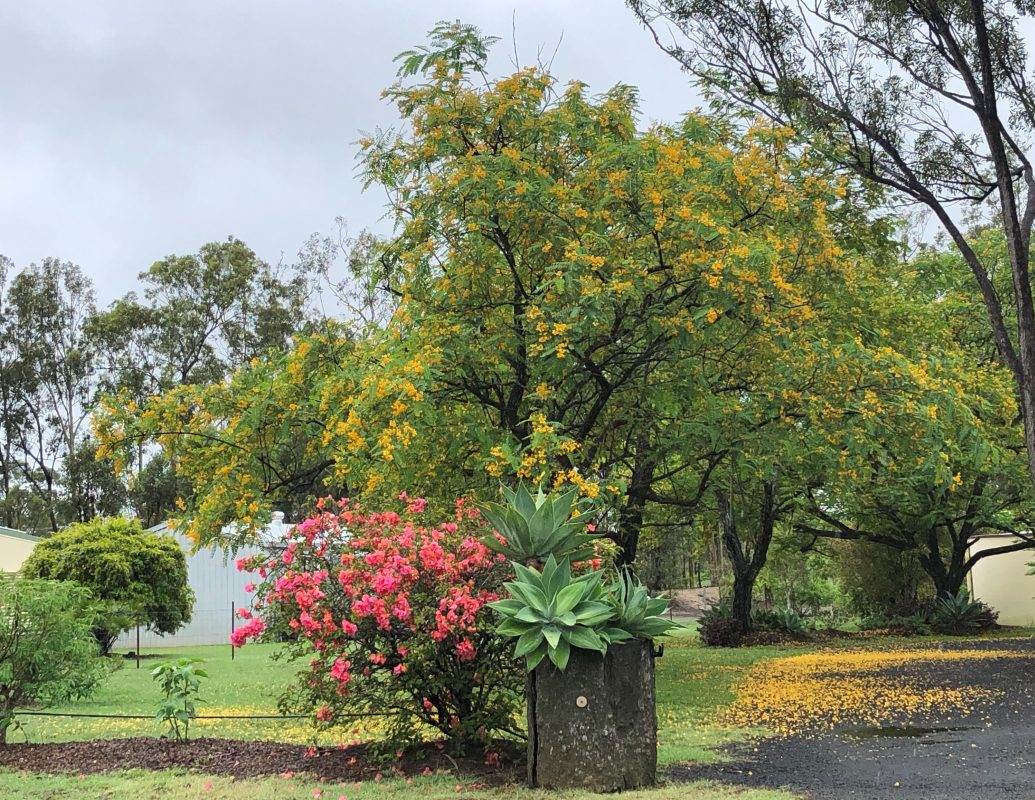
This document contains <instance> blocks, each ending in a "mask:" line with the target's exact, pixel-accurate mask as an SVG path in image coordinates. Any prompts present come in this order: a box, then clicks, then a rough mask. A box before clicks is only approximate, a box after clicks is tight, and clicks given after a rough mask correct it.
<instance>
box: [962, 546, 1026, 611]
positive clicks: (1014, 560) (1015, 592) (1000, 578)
mask: <svg viewBox="0 0 1035 800" xmlns="http://www.w3.org/2000/svg"><path fill="white" fill-rule="evenodd" d="M1016 541H1018V540H1017V538H1016V537H1013V536H1008V535H1002V536H984V537H982V538H981V539H979V540H978V541H977V543H976V544H974V546H973V547H972V548H971V552H972V553H973V552H975V551H981V550H988V549H989V548H992V547H1002V546H1003V545H1006V544H1012V543H1014V542H1016ZM1033 561H1035V550H1018V551H1017V552H1015V553H1003V554H1001V555H997V556H989V557H988V558H983V559H981V560H980V561H978V562H977V564H976V565H975V566H974V569H973V570H971V573H970V579H969V582H970V594H971V596H972V597H973V598H974V599H976V600H981V601H982V602H984V603H988V605H990V606H992V608H994V609H995V610H996V611H998V612H999V623H1000V624H1001V625H1035V575H1029V574H1028V572H1029V570H1030V569H1031V567H1029V566H1028V564H1029V563H1031V562H1033Z"/></svg>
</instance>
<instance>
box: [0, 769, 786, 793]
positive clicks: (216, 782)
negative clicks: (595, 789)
mask: <svg viewBox="0 0 1035 800" xmlns="http://www.w3.org/2000/svg"><path fill="white" fill-rule="evenodd" d="M73 797H74V798H76V800H271V798H275V799H276V800H314V798H319V799H320V800H339V798H342V797H345V798H347V800H416V799H417V798H419V800H457V798H464V800H589V798H600V799H601V800H603V799H604V798H607V797H614V795H594V794H591V793H589V792H547V791H533V790H530V789H525V788H523V787H520V786H507V787H503V788H498V789H480V788H476V787H473V786H471V785H468V784H461V783H457V782H456V779H455V778H452V777H449V776H444V775H439V776H434V777H430V778H417V779H414V780H413V781H412V782H411V783H406V782H404V781H401V780H397V779H396V780H385V781H382V782H380V783H374V782H373V781H367V782H366V783H361V784H357V783H348V784H333V783H315V782H313V781H307V780H304V779H300V778H279V777H278V778H263V779H256V780H231V779H229V778H219V777H210V776H206V775H196V774H189V773H184V772H170V771H166V772H140V771H132V772H120V773H112V774H106V775H92V776H87V777H84V778H75V777H56V776H44V775H20V774H16V773H3V772H0V798H2V800H15V799H16V798H17V800H66V799H67V798H73ZM621 797H622V800H734V799H735V800H794V798H795V795H792V794H788V793H786V792H780V791H768V790H753V789H748V790H743V789H739V788H729V787H725V786H720V785H716V784H712V783H703V782H701V783H690V784H686V783H681V784H670V785H667V786H661V787H658V788H656V789H651V790H647V791H635V792H623V793H622V795H621Z"/></svg>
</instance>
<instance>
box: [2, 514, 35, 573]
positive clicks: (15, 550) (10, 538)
mask: <svg viewBox="0 0 1035 800" xmlns="http://www.w3.org/2000/svg"><path fill="white" fill-rule="evenodd" d="M38 541H39V539H38V538H37V537H35V536H33V535H32V534H29V533H26V532H25V531H19V530H15V529H14V528H5V527H4V526H3V525H0V572H18V571H19V570H20V569H21V568H22V564H24V563H25V559H27V558H28V557H29V554H30V553H32V551H33V548H35V547H36V543H37V542H38Z"/></svg>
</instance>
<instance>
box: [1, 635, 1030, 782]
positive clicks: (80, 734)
mask: <svg viewBox="0 0 1035 800" xmlns="http://www.w3.org/2000/svg"><path fill="white" fill-rule="evenodd" d="M1004 633H1006V635H1009V636H1030V635H1032V634H1033V633H1035V632H1033V631H1032V630H1030V629H1029V630H1013V631H1009V632H1004ZM936 641H938V639H937V637H923V638H915V639H894V640H888V639H884V640H880V642H879V644H877V645H876V646H877V647H879V648H881V649H885V648H888V647H891V646H904V645H909V644H913V645H921V646H930V645H931V644H932V643H934V642H936ZM865 644H866V643H865V642H860V641H859V640H848V641H845V642H825V643H824V644H823V646H824V647H837V646H846V647H860V646H865ZM816 647H817V645H801V646H780V647H750V648H741V649H735V650H731V649H709V648H704V647H702V646H700V645H699V644H698V643H697V641H696V639H695V638H694V637H692V635H691V631H690V630H687V631H685V632H683V633H682V635H679V636H676V637H673V638H671V639H669V641H668V642H667V643H666V645H665V652H664V656H663V657H662V658H661V659H659V660H658V662H657V694H658V739H659V752H658V756H659V762H660V763H661V765H665V764H670V763H673V762H676V761H686V760H696V761H709V760H715V759H716V758H718V757H719V756H718V754H716V752H715V751H714V749H713V748H715V747H716V746H717V745H719V744H722V743H724V742H727V741H731V740H735V739H742V738H745V737H747V736H749V735H750V734H751V733H752V732H751V731H749V730H744V729H733V730H731V729H728V728H723V727H721V726H719V725H718V724H716V722H715V719H716V716H717V712H719V711H720V710H721V709H723V708H724V707H725V706H727V705H728V704H729V703H730V702H731V701H732V700H733V698H734V689H735V686H736V684H737V683H738V682H739V681H740V680H741V679H742V678H743V676H744V675H745V674H746V672H747V671H748V670H749V669H750V668H751V667H752V666H754V665H755V664H757V663H759V662H760V661H765V660H768V659H773V658H779V657H782V656H786V655H791V654H794V653H801V652H807V651H809V650H812V649H815V648H816ZM274 649H275V647H274V646H272V645H248V646H247V647H245V648H243V649H242V650H239V651H238V652H237V658H236V659H235V660H233V661H231V660H230V657H229V656H230V651H229V648H228V647H226V646H215V647H193V648H182V649H178V650H175V651H164V652H161V651H149V652H148V655H152V656H155V655H159V654H160V655H161V656H162V657H167V656H175V657H180V656H193V657H197V658H203V659H205V661H206V669H207V670H208V672H209V673H210V677H209V679H208V680H207V681H205V683H204V691H203V702H202V704H201V710H200V713H201V714H248V713H252V714H270V713H276V697H277V695H278V693H279V692H280V690H281V689H282V688H283V687H284V686H285V685H286V684H287V683H289V682H290V681H291V678H292V675H293V673H294V671H295V667H294V666H293V665H291V664H290V663H288V662H285V661H277V660H273V659H272V658H271V655H272V653H273V651H274ZM158 660H159V658H156V657H150V658H145V659H144V661H143V665H142V668H141V669H139V670H138V669H136V667H135V664H134V663H133V662H132V661H125V662H123V663H122V664H121V665H120V667H119V668H118V669H116V670H115V671H114V672H113V674H112V675H111V677H110V678H109V679H108V681H107V682H106V683H105V685H104V687H103V688H102V689H101V690H100V691H99V692H98V693H97V694H96V695H95V696H94V697H92V698H91V699H90V700H88V701H84V702H82V703H79V704H77V705H76V706H74V708H69V709H64V710H75V711H80V712H87V713H113V714H150V713H151V712H152V711H153V709H154V706H155V705H156V703H157V701H158V694H157V691H156V687H155V686H154V684H153V682H152V680H151V677H150V674H149V668H150V667H151V666H153V665H154V664H156V663H157V662H158ZM58 710H62V709H58ZM22 722H23V724H24V735H27V736H28V738H29V739H30V740H31V741H37V742H45V741H61V740H68V739H87V738H98V737H113V736H139V735H144V736H147V735H159V734H160V733H161V732H162V730H161V728H159V727H158V726H157V725H156V724H155V723H154V722H153V721H151V720H99V719H74V720H73V719H63V718H42V717H25V718H23V719H22ZM364 732H365V731H364V729H363V728H362V727H357V728H356V729H355V730H351V731H348V732H345V733H343V734H342V735H341V736H340V739H344V740H350V739H352V738H355V737H356V736H357V735H362V734H363V733H364ZM366 732H369V730H367V731H366ZM197 733H198V734H199V735H209V736H225V737H235V738H239V739H280V740H286V741H293V742H302V743H307V742H309V741H311V730H310V729H309V727H308V726H307V725H306V724H305V722H304V721H288V722H284V721H276V720H271V721H251V722H245V721H240V720H234V721H199V722H198V723H197ZM12 739H13V740H14V741H17V740H18V739H19V735H18V734H15V735H14V736H13V737H12ZM340 739H339V740H340ZM323 743H331V742H330V741H329V740H327V739H324V740H323ZM458 787H459V788H458ZM648 795H649V797H650V798H651V800H676V798H687V799H688V800H723V799H724V798H734V797H735V798H739V799H740V800H790V798H792V795H789V794H786V793H782V792H769V791H753V790H742V789H732V788H726V787H722V786H715V785H711V784H704V783H699V784H690V785H687V784H681V785H679V786H667V787H664V786H663V787H661V788H659V789H655V790H652V791H650V792H630V793H626V794H623V798H628V799H629V800H643V798H645V797H647V796H648ZM341 796H345V797H346V798H348V800H366V799H367V798H370V800H383V799H387V800H392V799H393V798H398V800H415V798H418V797H419V798H420V800H436V798H450V797H458V796H462V797H471V798H476V799H477V800H494V799H495V798H503V797H506V798H508V800H509V799H513V800H536V798H543V799H544V800H545V798H551V800H553V799H554V798H565V799H567V798H571V799H572V800H577V799H578V798H581V797H586V796H587V795H586V793H561V794H557V793H544V792H533V791H529V790H526V789H523V788H521V787H507V788H505V789H484V788H479V787H476V786H473V785H467V784H458V783H457V782H456V779H455V778H454V777H449V776H433V777H429V778H419V779H414V780H413V781H411V782H406V781H403V780H399V779H386V780H384V781H382V782H377V783H375V782H372V781H371V782H367V783H364V784H347V785H332V784H323V783H319V782H315V781H312V780H308V779H305V778H300V777H292V778H281V777H277V778H265V779H256V780H238V781H234V780H231V779H228V778H220V777H215V776H206V775H199V774H191V773H185V772H176V771H164V772H138V771H131V772H122V773H113V774H107V775H98V776H87V777H83V778H79V777H75V776H42V775H24V774H18V773H11V772H6V773H5V772H0V800H6V799H7V798H12V799H13V798H25V800H58V799H59V798H65V797H76V798H87V799H89V798H97V799H98V800H123V798H125V800H130V798H132V799H133V800H147V798H156V799H157V798H163V799H164V798H170V797H172V798H188V799H189V798H198V799H199V800H224V799H225V800H230V798H234V800H237V798H242V799H244V800H250V799H251V798H255V799H256V800H258V799H259V798H271V797H276V798H277V800H295V799H296V798H299V799H301V798H306V799H307V800H310V799H312V798H323V800H327V799H329V800H338V798H339V797H341Z"/></svg>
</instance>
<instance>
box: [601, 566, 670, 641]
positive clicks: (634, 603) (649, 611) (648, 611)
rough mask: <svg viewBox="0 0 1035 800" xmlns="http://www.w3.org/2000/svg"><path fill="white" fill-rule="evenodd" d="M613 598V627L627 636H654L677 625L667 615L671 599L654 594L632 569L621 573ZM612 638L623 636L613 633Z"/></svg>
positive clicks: (629, 637) (616, 582)
mask: <svg viewBox="0 0 1035 800" xmlns="http://www.w3.org/2000/svg"><path fill="white" fill-rule="evenodd" d="M610 601H611V604H612V606H613V608H614V619H613V621H612V623H611V625H612V627H611V630H612V631H614V632H616V633H624V634H625V638H626V639H631V638H637V639H653V638H655V637H657V636H663V635H665V634H666V633H668V632H669V631H670V630H672V629H673V628H675V627H677V625H676V624H675V623H674V622H672V621H671V620H667V619H665V617H664V616H663V615H664V614H665V612H666V611H668V600H666V599H665V598H664V597H651V596H650V595H649V594H648V593H647V587H646V586H644V585H643V584H642V583H640V582H639V581H638V580H637V579H636V576H635V575H633V574H632V572H631V571H630V570H628V569H623V570H621V571H620V572H619V573H618V580H617V581H615V585H614V589H613V591H612V593H611V597H610ZM611 641H621V640H620V639H616V638H614V634H612V637H611Z"/></svg>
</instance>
